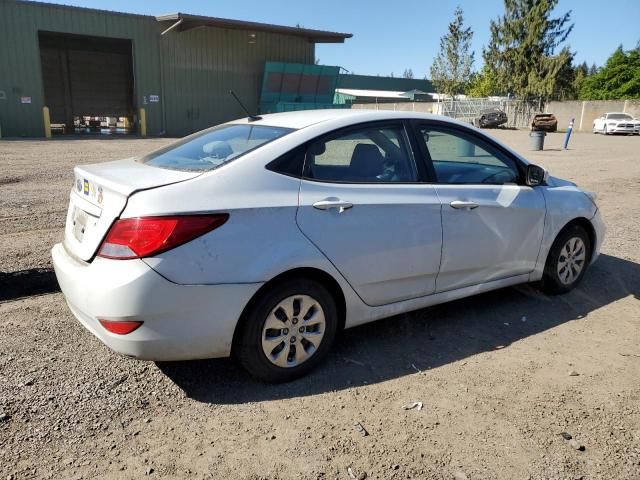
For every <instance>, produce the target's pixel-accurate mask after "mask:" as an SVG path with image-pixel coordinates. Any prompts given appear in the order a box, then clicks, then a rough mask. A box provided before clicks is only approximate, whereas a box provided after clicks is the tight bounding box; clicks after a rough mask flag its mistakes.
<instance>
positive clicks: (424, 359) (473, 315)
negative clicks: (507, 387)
mask: <svg viewBox="0 0 640 480" xmlns="http://www.w3.org/2000/svg"><path fill="white" fill-rule="evenodd" d="M629 295H633V296H634V297H635V298H637V299H640V265H638V264H637V263H634V262H631V261H628V260H624V259H622V258H618V257H613V256H609V255H602V256H601V257H600V258H599V259H598V261H597V262H596V263H595V264H594V265H592V266H591V268H590V270H589V271H588V272H587V274H586V276H585V278H584V281H583V282H582V283H581V284H580V285H579V287H578V288H576V289H575V290H573V291H572V292H570V293H568V294H565V295H557V296H546V295H544V294H542V293H540V292H539V291H538V290H536V289H535V288H533V287H532V286H529V285H523V286H517V287H511V288H505V289H501V290H496V291H493V292H489V293H485V294H481V295H477V296H474V297H469V298H465V299H462V300H457V301H454V302H449V303H446V304H442V305H437V306H434V307H429V308H425V309H422V310H418V311H415V312H412V313H409V314H403V315H398V316H395V317H391V318H387V319H385V320H380V321H377V322H373V323H370V324H367V325H363V326H360V327H356V328H352V329H349V330H346V331H345V332H344V333H343V334H342V335H341V337H340V338H339V339H338V340H337V342H336V345H334V348H333V350H332V352H331V353H330V355H329V358H328V359H327V361H326V362H324V363H323V364H322V365H321V366H320V367H319V368H318V369H316V370H315V371H314V372H312V373H311V374H310V375H308V376H307V377H305V378H302V379H300V380H297V381H294V382H291V383H288V384H285V385H266V384H263V383H260V382H258V381H256V380H254V379H252V378H251V377H250V376H249V375H248V374H247V373H245V372H244V370H242V368H241V367H240V366H239V365H238V364H237V363H236V362H235V361H233V360H231V359H218V360H198V361H189V362H166V363H158V364H157V365H158V367H159V369H160V370H161V371H162V372H163V373H164V374H165V375H167V377H168V378H170V379H171V380H172V381H173V382H174V383H175V384H176V385H178V386H179V387H180V388H181V389H182V390H183V391H184V392H185V393H186V395H187V396H188V397H190V398H192V399H194V400H197V401H200V402H206V403H213V404H237V403H245V402H255V401H263V400H273V399H282V398H292V397H301V396H307V395H315V394H319V393H325V392H330V391H335V390H341V389H346V388H351V387H354V386H361V385H366V384H371V383H376V382H382V381H385V380H388V379H393V378H398V377H401V376H403V375H407V374H411V373H415V372H416V371H417V370H428V369H433V368H437V367H439V366H441V365H446V364H448V363H451V362H456V361H458V360H462V359H465V358H467V357H470V356H472V355H475V354H478V353H481V352H485V351H492V350H496V349H501V348H508V347H509V345H511V344H512V343H514V342H517V341H518V340H521V339H523V338H526V337H529V336H531V335H535V334H538V333H540V332H543V331H545V330H549V329H551V328H554V327H556V326H558V325H561V324H563V323H566V322H570V321H575V320H580V319H582V318H584V317H585V316H586V315H588V314H589V312H592V311H594V310H596V309H598V308H601V307H603V306H605V305H608V304H610V303H612V302H615V301H616V300H619V299H621V298H624V297H627V296H629Z"/></svg>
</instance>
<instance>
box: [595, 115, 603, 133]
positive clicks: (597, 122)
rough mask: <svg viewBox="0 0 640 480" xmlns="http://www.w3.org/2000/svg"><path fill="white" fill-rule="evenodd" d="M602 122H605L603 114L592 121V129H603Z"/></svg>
mask: <svg viewBox="0 0 640 480" xmlns="http://www.w3.org/2000/svg"><path fill="white" fill-rule="evenodd" d="M604 124H605V115H602V116H601V117H598V118H596V119H595V120H594V121H593V129H594V130H597V131H599V132H600V131H602V130H604Z"/></svg>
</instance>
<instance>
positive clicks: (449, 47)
mask: <svg viewBox="0 0 640 480" xmlns="http://www.w3.org/2000/svg"><path fill="white" fill-rule="evenodd" d="M462 13H463V12H462V9H461V8H460V7H456V9H455V11H454V13H453V17H454V18H453V21H452V22H451V23H450V24H449V29H448V30H449V31H448V33H447V34H446V35H444V36H443V37H442V38H440V51H439V52H438V55H437V56H436V58H435V59H434V60H433V65H431V81H432V82H433V85H434V86H435V88H436V91H437V92H438V93H443V94H445V95H449V96H451V97H455V96H456V95H457V94H459V93H462V92H463V91H464V88H465V86H466V85H467V84H468V82H469V80H470V79H471V75H472V68H473V60H474V59H473V56H474V54H473V52H472V51H471V39H472V38H473V31H472V30H471V27H468V28H464V19H463V17H462Z"/></svg>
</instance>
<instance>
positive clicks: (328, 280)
mask: <svg viewBox="0 0 640 480" xmlns="http://www.w3.org/2000/svg"><path fill="white" fill-rule="evenodd" d="M292 278H296V279H300V278H308V279H312V280H315V281H317V282H319V283H321V284H323V285H324V286H325V287H327V289H328V290H329V292H330V293H331V296H332V297H333V298H334V300H335V302H336V309H337V310H338V331H341V330H343V329H344V325H345V321H346V317H347V303H346V300H345V298H344V293H343V291H342V288H341V287H340V284H338V282H337V281H336V280H335V279H334V278H333V277H332V276H331V275H329V274H328V273H327V272H324V271H322V270H319V269H317V268H309V267H305V268H295V269H293V270H289V271H287V272H284V273H281V274H280V275H277V276H276V277H273V278H272V279H271V280H269V281H268V282H267V283H265V284H264V285H262V287H260V288H259V289H258V291H257V292H256V293H254V294H253V296H252V297H251V300H249V302H248V303H247V305H245V307H244V309H243V310H242V315H240V320H239V321H238V324H237V325H236V329H235V331H234V333H233V343H232V347H231V349H232V351H233V345H235V344H236V336H237V335H238V332H239V331H240V327H241V325H242V324H243V322H244V321H245V318H246V314H247V312H249V310H250V309H251V308H252V307H253V305H254V303H255V302H256V300H257V299H258V298H259V297H260V295H261V294H262V292H264V291H265V290H266V289H268V288H270V287H271V286H272V285H274V284H276V283H279V282H282V281H285V280H291V279H292Z"/></svg>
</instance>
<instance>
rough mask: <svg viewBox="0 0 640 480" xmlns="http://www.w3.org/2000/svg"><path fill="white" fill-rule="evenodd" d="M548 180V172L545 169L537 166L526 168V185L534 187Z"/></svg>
mask: <svg viewBox="0 0 640 480" xmlns="http://www.w3.org/2000/svg"><path fill="white" fill-rule="evenodd" d="M548 178H549V172H547V170H546V169H544V168H542V167H539V166H538V165H528V166H527V185H529V186H530V187H535V186H537V185H542V184H543V183H545V182H546V181H547V179H548Z"/></svg>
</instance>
